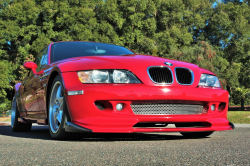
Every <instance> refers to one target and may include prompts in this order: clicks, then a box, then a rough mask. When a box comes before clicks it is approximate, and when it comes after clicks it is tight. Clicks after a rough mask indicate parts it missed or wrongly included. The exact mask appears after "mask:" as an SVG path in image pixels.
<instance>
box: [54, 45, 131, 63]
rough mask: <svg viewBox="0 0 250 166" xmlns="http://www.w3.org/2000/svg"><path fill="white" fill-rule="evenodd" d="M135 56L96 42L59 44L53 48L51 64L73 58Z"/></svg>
mask: <svg viewBox="0 0 250 166" xmlns="http://www.w3.org/2000/svg"><path fill="white" fill-rule="evenodd" d="M126 54H134V53H133V52H131V51H130V50H128V49H126V48H124V47H121V46H117V45H112V44H105V43H95V42H59V43H54V44H53V45H52V48H51V63H53V62H56V61H59V60H63V59H67V58H73V57H81V56H100V55H126Z"/></svg>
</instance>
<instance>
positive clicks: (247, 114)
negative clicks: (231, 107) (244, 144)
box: [227, 111, 250, 124]
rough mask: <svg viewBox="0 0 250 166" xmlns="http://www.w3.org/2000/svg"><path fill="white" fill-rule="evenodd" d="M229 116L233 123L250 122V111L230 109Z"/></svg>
mask: <svg viewBox="0 0 250 166" xmlns="http://www.w3.org/2000/svg"><path fill="white" fill-rule="evenodd" d="M227 118H228V120H229V121H230V122H232V123H241V124H250V111H228V114H227Z"/></svg>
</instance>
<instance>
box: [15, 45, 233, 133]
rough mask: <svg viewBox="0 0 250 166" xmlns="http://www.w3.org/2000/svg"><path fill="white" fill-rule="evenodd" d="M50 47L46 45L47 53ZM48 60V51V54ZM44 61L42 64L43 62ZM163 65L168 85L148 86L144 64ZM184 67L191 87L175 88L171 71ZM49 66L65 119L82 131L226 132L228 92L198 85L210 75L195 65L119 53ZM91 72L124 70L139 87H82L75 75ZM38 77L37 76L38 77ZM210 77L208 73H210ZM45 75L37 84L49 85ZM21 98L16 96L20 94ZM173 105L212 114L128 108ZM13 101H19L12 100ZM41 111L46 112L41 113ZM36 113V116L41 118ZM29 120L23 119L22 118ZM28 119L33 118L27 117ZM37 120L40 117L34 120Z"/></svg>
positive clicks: (60, 62) (107, 85)
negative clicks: (56, 76)
mask: <svg viewBox="0 0 250 166" xmlns="http://www.w3.org/2000/svg"><path fill="white" fill-rule="evenodd" d="M50 50H51V44H50V45H49V51H50ZM49 57H50V53H49ZM49 59H50V58H48V62H49ZM164 62H170V63H172V64H173V66H170V67H169V68H170V69H171V70H172V73H173V80H174V82H173V83H172V84H167V85H161V84H155V83H153V82H152V81H151V80H150V78H149V76H148V73H147V68H148V67H149V66H166V65H164ZM175 67H185V68H188V69H191V70H192V71H193V74H194V82H193V84H192V85H180V84H178V83H177V81H176V78H175V74H174V68H175ZM48 68H52V70H51V71H50V74H51V73H52V72H53V71H58V72H60V74H61V76H62V81H63V84H64V89H65V97H66V103H67V107H68V110H69V114H70V116H71V121H72V122H73V123H75V124H78V125H80V126H82V127H85V128H88V129H91V130H92V131H93V132H116V133H117V132H118V133H129V132H179V131H182V132H185V131H220V130H230V129H232V128H231V126H230V125H229V122H228V120H227V108H228V92H227V91H225V90H223V89H221V88H209V87H198V83H199V80H200V76H201V74H203V73H207V74H213V73H212V72H210V71H208V70H205V69H201V68H199V67H198V66H197V65H195V64H191V63H187V62H181V61H176V60H169V59H164V58H159V57H154V56H148V55H136V54H135V55H125V56H91V57H77V58H71V59H66V60H62V61H58V62H55V63H53V64H50V63H48V66H46V67H45V69H48ZM93 69H126V70H129V71H131V72H132V73H134V74H135V75H136V76H137V77H138V78H139V79H140V80H141V82H142V83H141V84H82V83H81V82H80V81H79V80H78V77H77V71H82V70H93ZM41 75H42V74H41ZM213 75H214V74H213ZM50 76H51V75H48V77H47V78H46V79H44V80H42V81H43V82H42V84H38V85H39V86H42V85H43V84H45V83H47V84H48V82H49V80H50ZM19 85H20V84H18V85H16V86H15V87H16V91H17V92H18V91H19ZM37 89H43V90H42V91H41V92H42V93H43V95H44V100H45V101H44V102H43V103H44V104H45V103H47V101H46V93H48V92H49V89H47V87H46V88H43V87H37ZM76 90H83V91H84V94H83V95H75V96H67V92H68V91H76ZM21 98H22V95H21ZM159 100H160V101H178V102H184V103H188V102H191V103H192V102H199V103H202V104H203V105H204V106H207V107H209V108H210V106H211V105H212V104H215V105H216V110H215V111H211V110H210V109H209V110H208V113H206V114H200V115H135V114H134V113H133V111H132V109H131V107H130V104H131V103H132V102H134V101H145V102H154V101H159ZM18 101H19V100H18ZM95 101H105V102H107V103H109V104H110V107H108V108H106V109H104V110H99V109H98V108H97V107H96V106H95V104H94V103H95ZM222 102H224V103H226V107H225V108H224V109H223V110H218V106H219V104H220V103H222ZM117 103H123V104H124V106H125V107H124V109H123V110H122V111H117V110H116V109H115V105H116V104H117ZM40 107H42V109H41V110H40V111H41V112H42V113H43V114H44V116H41V115H40V117H46V116H47V108H46V107H45V106H40ZM45 108H46V109H45ZM41 112H40V114H41ZM23 118H25V119H26V120H29V116H28V115H27V116H26V117H23ZM31 119H32V120H34V119H35V118H31ZM37 121H41V119H39V118H37ZM138 122H156V123H160V122H164V123H179V122H209V123H210V124H211V126H209V127H193V128H134V127H133V126H134V125H135V124H137V123H138Z"/></svg>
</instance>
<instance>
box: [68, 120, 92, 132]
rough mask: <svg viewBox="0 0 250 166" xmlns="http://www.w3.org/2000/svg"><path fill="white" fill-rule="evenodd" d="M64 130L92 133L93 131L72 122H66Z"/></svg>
mask: <svg viewBox="0 0 250 166" xmlns="http://www.w3.org/2000/svg"><path fill="white" fill-rule="evenodd" d="M65 131H66V132H77V133H92V132H93V131H92V130H90V129H87V128H84V127H81V126H79V125H77V124H75V123H72V122H66V124H65Z"/></svg>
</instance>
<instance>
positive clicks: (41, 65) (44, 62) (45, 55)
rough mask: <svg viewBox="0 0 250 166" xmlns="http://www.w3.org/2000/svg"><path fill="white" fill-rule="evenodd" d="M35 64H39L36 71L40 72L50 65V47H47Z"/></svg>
mask: <svg viewBox="0 0 250 166" xmlns="http://www.w3.org/2000/svg"><path fill="white" fill-rule="evenodd" d="M35 63H36V64H37V69H36V71H37V72H39V71H40V70H41V69H43V68H44V67H45V66H46V65H47V64H48V47H45V48H44V49H43V50H42V51H41V52H40V53H39V54H38V56H37V58H36V61H35Z"/></svg>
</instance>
